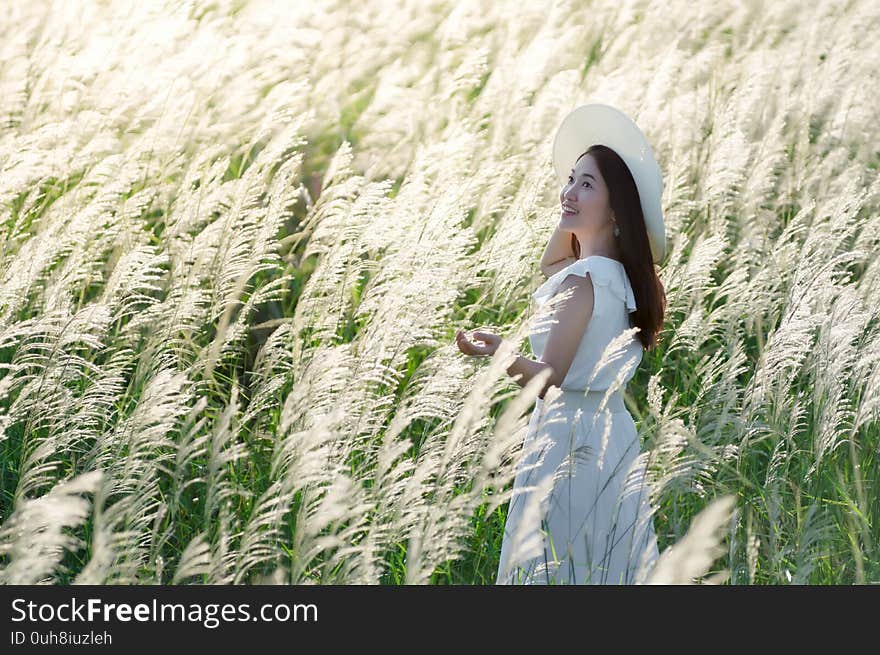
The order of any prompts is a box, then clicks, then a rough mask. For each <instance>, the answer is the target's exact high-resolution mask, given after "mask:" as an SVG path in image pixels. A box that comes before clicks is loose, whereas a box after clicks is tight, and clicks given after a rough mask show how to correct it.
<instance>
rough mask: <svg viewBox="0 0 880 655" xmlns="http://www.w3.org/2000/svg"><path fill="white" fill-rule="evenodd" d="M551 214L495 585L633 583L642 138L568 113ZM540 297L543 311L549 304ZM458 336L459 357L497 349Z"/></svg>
mask: <svg viewBox="0 0 880 655" xmlns="http://www.w3.org/2000/svg"><path fill="white" fill-rule="evenodd" d="M553 163H554V168H555V170H556V174H557V177H558V179H559V181H560V183H561V184H562V190H561V193H560V198H559V199H560V202H561V205H562V207H561V216H560V221H559V224H558V226H557V227H556V230H555V232H554V233H553V236H552V237H551V239H550V242H549V244H548V245H547V248H546V250H545V252H544V256H543V258H542V260H541V265H542V271H544V273H545V274H546V275H548V276H549V277H548V279H547V281H546V282H544V284H542V285H541V286H540V287H539V288H538V289H537V291H535V293H534V295H533V298H534V300H535V302H536V305H537V308H538V309H542V310H543V315H544V316H546V317H547V318H549V321H548V322H547V324H548V325H549V326H550V328H549V331H548V330H546V329H544V330H543V331H532V333H531V334H530V335H529V342H530V344H531V347H532V352H533V353H534V354H535V355H536V356H537V358H538V359H537V361H535V360H532V359H529V358H527V357H523V356H521V355H520V356H517V358H516V360H515V361H514V363H513V364H512V365H511V366H510V367H509V368H508V369H507V372H508V374H509V375H511V376H512V377H514V379H515V380H516V381H517V383H518V384H520V385H521V386H525V384H526V383H527V382H528V381H529V380H530V379H531V378H532V377H534V376H535V375H538V374H542V373H544V371H545V370H546V371H549V373H544V375H549V377H548V378H547V380H546V382H545V384H544V387H543V388H542V390H541V392H540V393H539V396H538V399H537V400H536V402H535V408H534V410H533V412H532V415H531V418H530V421H529V426H528V431H527V433H526V436H525V441H524V444H523V450H524V453H525V455H524V457H523V460H522V462H521V464H520V468H518V469H517V474H516V478H515V480H514V491H513V497H512V499H511V501H510V505H509V509H508V514H507V521H506V523H505V527H504V536H503V540H502V545H501V558H500V562H499V567H498V578H497V583H498V584H521V583H526V584H585V583H587V584H590V583H592V584H638V583H643V582H645V581H646V580H647V576H648V574H649V573H650V571H651V569H652V567H653V565H654V564H655V562H656V560H657V557H658V549H657V540H656V536H655V533H654V527H653V511H652V508H651V504H650V498H649V495H650V494H649V491H650V489H649V486H648V481H647V476H646V464H645V454H643V453H642V454H641V456H640V444H639V435H638V432H637V429H636V426H635V423H634V422H633V418H632V416H631V415H630V413H629V412H628V411H627V409H626V407H625V405H624V402H623V396H622V391H623V389H624V388H625V386H626V383H627V382H628V381H629V380H630V379H631V378H632V376H633V374H634V373H635V368H636V366H637V365H638V364H639V362H641V359H642V355H643V353H644V351H645V350H646V349H650V348H653V347H654V346H655V345H656V342H657V335H658V333H659V332H660V329H661V327H662V323H663V313H664V310H665V304H666V298H665V293H664V291H663V286H662V284H661V283H660V280H659V279H658V277H657V274H656V272H655V270H654V263H656V262H660V261H661V260H662V259H663V257H664V255H665V230H664V226H663V217H662V212H661V209H660V195H661V193H662V188H663V181H662V177H661V174H660V169H659V166H658V165H657V162H656V160H655V159H654V155H653V153H652V151H651V148H650V146H649V145H648V142H647V140H646V139H645V137H644V135H643V134H642V132H641V131H640V130H639V128H638V127H637V126H636V125H635V123H633V122H632V121H631V120H630V119H629V118H628V117H627V116H626V115H625V114H623V113H621V112H620V111H618V110H617V109H614V108H613V107H609V106H607V105H601V104H591V105H585V106H582V107H578V108H577V109H575V110H574V111H572V112H571V113H570V114H569V115H568V116H567V117H566V118H565V119H564V120H563V122H562V124H561V126H560V128H559V130H558V132H557V134H556V138H555V140H554V144H553ZM551 299H553V301H552V302H551ZM473 337H474V339H475V340H474V339H471V338H469V337H468V335H466V334H464V333H462V332H461V331H459V332H458V333H457V335H456V342H457V344H458V347H459V349H460V350H461V351H462V352H463V353H465V354H468V355H474V356H491V355H493V354H494V353H495V351H496V350H497V349H498V346H499V345H500V343H501V338H500V337H499V336H498V335H496V334H493V333H492V332H489V331H487V330H477V331H474V333H473Z"/></svg>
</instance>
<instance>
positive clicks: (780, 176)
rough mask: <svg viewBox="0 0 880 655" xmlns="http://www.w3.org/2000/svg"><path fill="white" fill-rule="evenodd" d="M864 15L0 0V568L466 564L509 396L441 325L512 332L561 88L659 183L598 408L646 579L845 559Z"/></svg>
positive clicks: (865, 499)
mask: <svg viewBox="0 0 880 655" xmlns="http://www.w3.org/2000/svg"><path fill="white" fill-rule="evenodd" d="M878 35H880V7H878V5H877V3H876V2H871V1H870V0H861V1H853V2H843V1H841V2H831V1H824V2H816V3H805V2H793V1H780V2H772V3H771V2H767V3H764V2H733V1H728V2H712V3H693V2H680V1H678V0H676V1H674V2H670V3H650V2H641V1H634V2H627V1H623V2H618V1H610V0H605V1H602V2H595V3H586V2H550V1H549V0H548V1H547V2H535V3H532V2H521V1H512V2H510V1H501V0H498V1H494V0H493V1H485V2H458V3H454V2H442V1H435V2H427V1H423V2H415V1H407V2H393V3H392V2H387V3H386V2H378V1H371V2H360V3H356V2H351V3H348V2H332V1H329V0H328V1H327V2H290V3H276V2H256V1H255V2H246V1H243V0H242V1H236V2H232V1H227V0H216V1H213V2H202V1H193V2H188V3H179V2H167V3H158V2H145V3H128V2H82V3H67V2H38V1H34V2H30V1H28V2H16V3H13V8H12V10H10V11H4V12H3V14H2V16H0V86H2V88H0V225H2V227H0V581H2V582H3V583H6V584H9V583H19V584H33V583H54V584H70V583H92V584H103V583H107V584H119V583H123V584H129V583H133V584H151V583H157V582H159V583H173V584H187V583H225V584H228V583H235V584H240V583H254V582H280V583H297V584H306V583H309V584H311V583H317V584H324V583H344V584H350V583H366V584H375V583H379V584H492V583H493V582H494V580H495V574H496V569H497V566H498V556H499V549H500V543H501V534H502V528H503V525H504V518H505V511H506V506H507V501H508V500H509V490H510V483H511V481H512V479H513V470H514V465H515V462H516V455H517V453H518V452H519V451H518V445H519V443H520V442H521V439H522V435H523V430H524V428H525V425H526V422H527V420H528V416H529V411H530V409H531V403H532V401H533V400H534V398H535V396H536V393H537V390H535V389H530V388H526V389H521V388H520V387H519V385H517V384H516V383H515V382H514V381H513V380H511V379H510V378H509V377H508V376H507V375H506V374H505V370H504V366H503V365H502V363H501V362H500V360H499V359H497V358H496V359H491V360H490V359H477V358H467V357H464V356H463V355H462V354H461V353H460V352H459V351H458V349H457V348H456V347H455V343H454V334H455V332H456V330H458V329H471V328H475V327H478V326H481V325H487V326H493V327H494V328H495V329H496V330H497V331H498V332H499V333H500V334H503V335H505V336H506V337H509V338H510V339H512V340H513V341H515V342H518V343H520V344H521V348H522V351H523V353H525V354H528V341H527V340H525V339H524V336H525V333H524V331H523V330H524V326H525V323H526V319H527V318H528V316H529V313H530V305H529V301H530V295H531V292H532V291H533V290H534V289H535V288H536V286H537V285H538V284H540V282H541V281H542V279H543V278H542V277H541V274H540V272H539V270H538V261H539V259H540V256H541V253H542V251H543V248H544V245H545V244H546V242H547V239H548V237H549V236H550V234H551V232H552V231H553V229H554V226H555V223H556V221H557V220H558V209H559V208H558V192H559V189H558V186H557V182H556V181H555V177H554V175H553V171H552V166H551V164H550V147H551V145H552V137H553V134H554V132H555V129H556V127H557V126H558V123H559V121H560V120H561V118H562V117H563V116H564V115H565V114H566V113H567V112H568V111H569V110H570V109H572V108H573V107H575V106H577V105H579V104H584V103H586V102H605V103H608V104H612V105H615V106H617V107H619V108H620V109H622V110H623V111H624V112H626V113H627V114H628V115H630V116H631V117H632V118H633V119H634V120H635V121H636V122H637V123H638V124H639V126H640V127H641V128H642V129H643V130H644V132H645V133H646V135H647V136H648V138H649V140H650V141H651V143H652V145H653V147H654V151H655V153H656V155H657V158H658V161H659V162H660V165H661V169H662V171H663V175H664V182H665V188H664V194H663V209H664V220H665V224H666V231H667V240H668V255H667V257H666V259H665V260H664V261H663V262H662V264H660V265H659V268H658V270H659V275H660V278H661V280H662V281H663V284H664V287H665V289H666V294H667V300H668V312H667V315H666V323H665V326H664V330H663V333H662V335H661V345H660V347H659V348H657V349H656V350H655V351H651V352H650V353H646V355H645V358H644V360H643V361H642V364H641V366H640V368H639V370H638V372H637V374H636V376H635V378H634V379H633V380H632V381H631V382H630V384H629V387H628V392H627V397H626V400H627V405H628V407H629V409H630V411H631V413H632V414H633V417H634V418H635V420H636V424H637V425H638V427H639V431H640V434H641V436H642V444H643V448H644V449H645V450H646V451H651V452H652V453H653V454H654V461H655V462H656V464H655V465H653V467H652V470H651V475H652V480H653V482H654V487H653V489H654V494H655V496H656V498H655V499H654V504H655V506H656V515H655V526H656V530H657V535H658V539H659V542H660V549H661V552H663V551H666V552H667V553H668V555H667V557H666V560H665V561H666V562H667V563H669V564H671V565H673V564H674V566H670V567H669V568H668V569H667V573H666V575H667V577H666V578H664V579H666V580H670V581H675V582H682V581H690V580H694V581H698V582H699V581H708V582H715V583H719V582H720V583H723V584H790V583H795V584H797V583H802V584H803V583H807V584H853V583H856V584H861V583H871V582H878V581H880V548H878V543H880V500H878V469H880V466H878V448H880V422H878V416H880V415H878V410H880V345H878V344H880V340H878V335H880V325H878V314H880V302H878V301H880V260H878V258H877V257H876V253H877V251H878V247H880V181H878V180H880V176H878V165H880V113H878V109H877V102H876V97H875V96H876V89H877V88H878V85H880V39H878V38H877V37H878ZM713 501H716V502H715V503H713ZM728 510H729V511H728ZM690 528H693V529H691V532H690V534H689V533H688V531H689V529H690ZM686 535H687V538H686ZM674 545H678V547H677V548H675V549H672V550H667V549H671V548H672V547H673V546H674ZM704 574H705V578H704Z"/></svg>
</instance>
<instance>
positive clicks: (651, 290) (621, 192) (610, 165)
mask: <svg viewBox="0 0 880 655" xmlns="http://www.w3.org/2000/svg"><path fill="white" fill-rule="evenodd" d="M584 155H592V157H593V159H595V161H596V166H598V168H599V172H600V173H601V174H602V177H603V179H604V180H605V184H606V185H607V186H608V200H609V203H610V204H611V209H612V210H613V211H614V217H615V220H616V222H617V226H618V227H619V228H620V235H619V236H617V237H615V238H617V239H618V240H619V242H620V258H621V261H622V262H623V266H624V268H625V269H626V274H627V276H628V277H629V281H630V284H631V285H632V289H633V294H635V297H636V311H634V312H632V313H631V314H630V316H631V317H632V325H633V326H638V327H639V328H640V330H639V332H638V337H639V340H640V341H641V342H642V346H644V348H645V350H650V349H652V348H654V347H655V346H656V345H657V340H658V337H659V335H660V330H661V329H662V328H663V315H664V313H665V311H666V291H665V290H664V289H663V283H662V282H660V278H659V277H657V272H656V271H655V270H654V258H653V256H652V255H651V245H650V242H649V241H648V230H647V228H646V227H645V215H644V214H643V213H642V205H641V203H640V202H639V191H638V188H637V187H636V183H635V180H633V177H632V174H631V173H630V172H629V168H628V167H627V165H626V163H625V162H624V161H623V160H622V159H621V158H620V156H619V155H618V154H617V153H616V152H614V151H613V150H612V149H611V148H609V147H608V146H603V145H600V144H596V145H593V146H590V147H589V149H588V150H587V151H586V152H584V153H583V154H582V155H581V156H580V157H578V158H577V161H580V159H581V157H583V156H584ZM575 163H577V162H575ZM571 248H572V250H573V251H574V254H575V257H577V258H578V259H580V256H581V245H580V243H578V240H577V237H576V236H575V235H574V234H572V235H571Z"/></svg>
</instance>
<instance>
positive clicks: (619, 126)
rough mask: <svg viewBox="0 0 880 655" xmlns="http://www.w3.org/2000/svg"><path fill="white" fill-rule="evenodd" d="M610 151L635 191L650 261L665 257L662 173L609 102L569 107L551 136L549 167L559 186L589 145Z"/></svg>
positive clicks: (626, 120)
mask: <svg viewBox="0 0 880 655" xmlns="http://www.w3.org/2000/svg"><path fill="white" fill-rule="evenodd" d="M595 144H601V145H604V146H607V147H609V148H611V149H612V150H614V152H616V153H617V154H618V155H619V156H620V158H621V159H623V161H624V163H626V165H627V168H629V171H630V174H631V175H632V177H633V180H634V181H635V183H636V188H637V189H638V193H639V202H640V204H641V206H642V213H643V214H644V216H645V228H646V229H647V232H648V241H649V242H650V246H651V254H652V256H653V259H654V262H655V263H659V262H660V261H662V260H663V258H664V257H665V256H666V230H665V228H664V225H663V211H662V209H661V206H660V200H661V196H662V194H663V176H662V174H661V172H660V166H659V165H658V164H657V159H656V158H655V157H654V152H653V151H652V150H651V145H650V144H649V143H648V140H647V139H646V138H645V135H644V134H643V133H642V131H641V130H640V129H639V127H638V126H637V125H636V124H635V123H634V122H633V121H632V120H631V119H630V118H629V117H628V116H627V115H626V114H624V113H623V112H621V111H620V110H619V109H616V108H615V107H611V106H610V105H604V104H599V103H593V104H589V105H581V106H580V107H577V108H576V109H573V110H572V111H571V112H570V113H569V114H568V115H567V116H566V117H565V118H564V119H563V120H562V123H561V124H560V126H559V129H558V130H557V131H556V137H555V138H554V139H553V167H554V169H555V172H556V177H557V179H558V181H559V184H560V185H565V184H566V183H567V182H568V177H569V175H571V169H572V168H574V165H575V162H576V160H577V158H578V157H579V156H580V155H582V154H583V153H584V152H585V151H586V150H587V149H588V148H589V147H590V146H592V145H595Z"/></svg>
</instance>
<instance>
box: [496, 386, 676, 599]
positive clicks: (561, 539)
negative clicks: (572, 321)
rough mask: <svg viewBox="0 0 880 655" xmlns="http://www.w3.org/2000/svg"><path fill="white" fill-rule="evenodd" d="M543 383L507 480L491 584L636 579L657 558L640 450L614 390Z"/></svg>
mask: <svg viewBox="0 0 880 655" xmlns="http://www.w3.org/2000/svg"><path fill="white" fill-rule="evenodd" d="M605 394H606V391H605V390H598V391H594V390H590V391H588V392H586V391H569V390H561V389H559V388H557V387H550V388H549V389H548V390H547V392H546V393H545V398H544V399H541V398H538V399H537V400H536V402H535V408H534V410H533V411H532V415H531V418H530V420H529V425H528V428H527V431H526V435H525V438H524V441H523V451H524V452H523V458H522V460H521V461H520V464H519V467H518V469H517V473H516V476H515V479H514V486H513V495H512V497H511V500H510V504H509V509H508V512H507V521H506V523H505V526H504V535H503V539H502V545H501V560H500V562H499V566H498V575H497V580H496V584H642V583H644V582H645V581H646V580H647V576H648V575H649V574H650V572H651V569H652V567H653V566H654V564H655V563H656V561H657V558H658V549H657V539H656V536H655V533H654V525H653V511H652V508H651V502H650V494H649V486H648V484H649V483H648V481H647V475H646V470H647V469H646V463H645V458H644V456H641V457H640V456H639V455H640V445H639V435H638V430H637V428H636V425H635V423H634V421H633V418H632V415H630V413H629V411H628V410H627V409H626V406H625V405H624V402H623V397H622V395H621V393H620V391H619V390H615V391H614V392H612V393H610V394H609V395H608V397H607V398H606V397H605Z"/></svg>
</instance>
